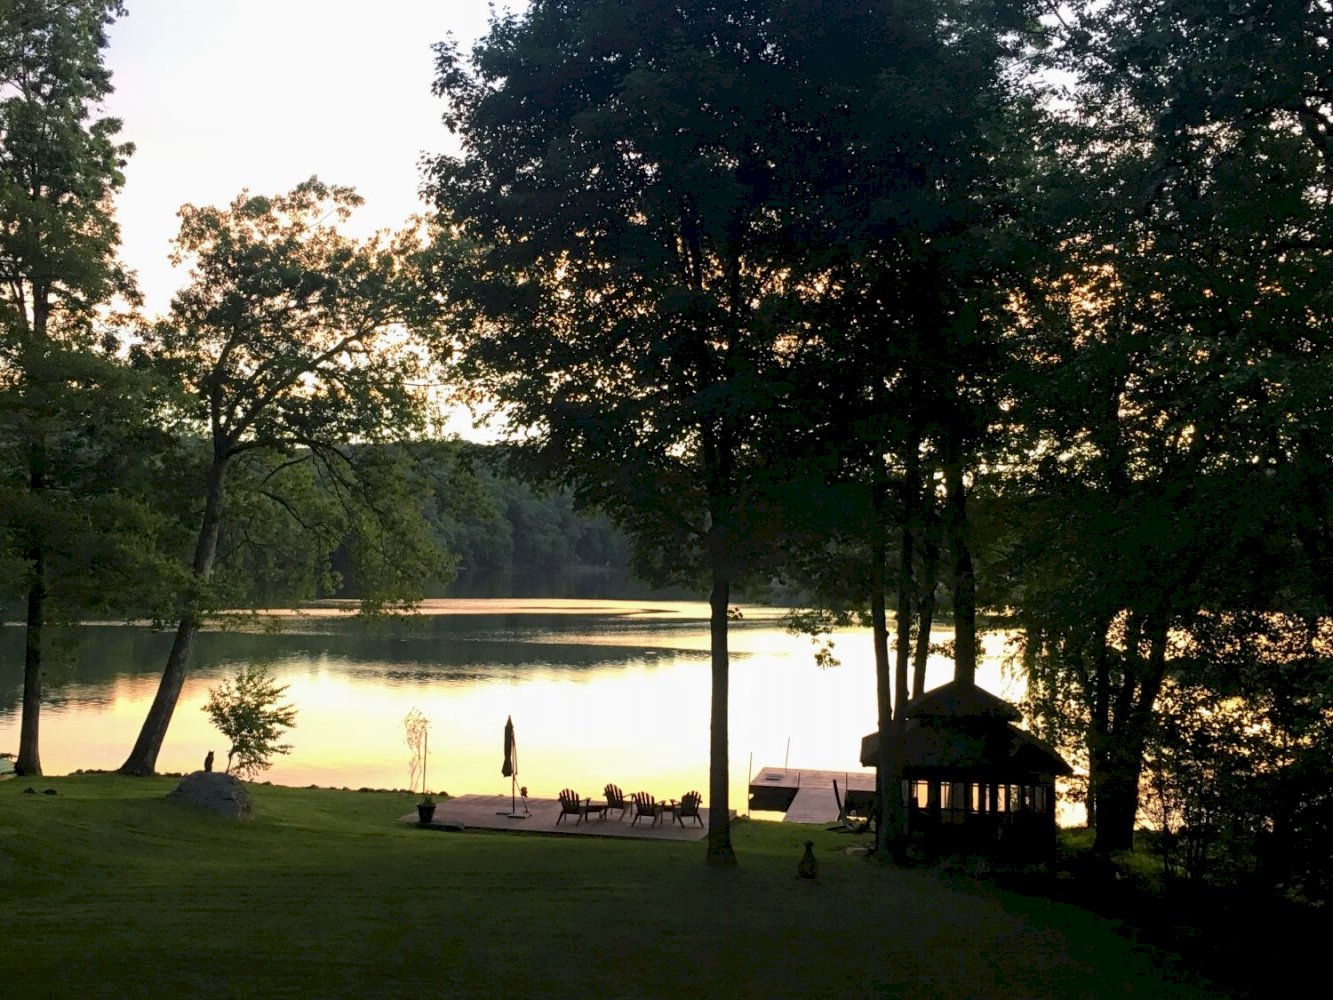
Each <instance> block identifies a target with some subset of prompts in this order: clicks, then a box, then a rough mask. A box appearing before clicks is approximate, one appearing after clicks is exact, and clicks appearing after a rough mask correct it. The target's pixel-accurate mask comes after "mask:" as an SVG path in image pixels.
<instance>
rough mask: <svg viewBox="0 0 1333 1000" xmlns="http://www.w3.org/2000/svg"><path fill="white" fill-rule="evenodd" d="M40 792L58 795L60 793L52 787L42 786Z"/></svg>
mask: <svg viewBox="0 0 1333 1000" xmlns="http://www.w3.org/2000/svg"><path fill="white" fill-rule="evenodd" d="M42 794H43V795H59V794H60V793H59V792H57V791H56V790H55V789H54V788H43V789H42Z"/></svg>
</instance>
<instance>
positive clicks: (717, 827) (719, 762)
mask: <svg viewBox="0 0 1333 1000" xmlns="http://www.w3.org/2000/svg"><path fill="white" fill-rule="evenodd" d="M730 601H731V581H730V580H728V579H727V575H726V572H725V571H724V570H722V569H721V568H720V567H718V566H716V565H715V566H714V568H713V587H712V591H711V593H710V594H709V597H708V607H709V616H708V631H709V637H710V639H711V646H712V660H713V708H712V728H711V733H710V738H709V746H708V754H709V761H708V860H709V861H710V862H712V863H714V864H724V865H732V864H735V863H736V852H735V851H734V850H733V849H732V846H731V803H730V796H729V791H728V788H727V784H728V780H729V777H730V771H731V768H730V763H729V757H728V754H729V753H730V747H729V741H728V738H727V710H728V697H729V691H728V681H729V675H730V667H731V660H730V655H729V651H728V648H727V627H728V622H727V610H728V607H729V602H730Z"/></svg>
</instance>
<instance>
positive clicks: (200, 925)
mask: <svg viewBox="0 0 1333 1000" xmlns="http://www.w3.org/2000/svg"><path fill="white" fill-rule="evenodd" d="M175 784H176V782H175V780H174V779H165V778H163V779H158V778H153V779H136V778H123V777H119V776H114V775H80V776H73V777H68V778H36V779H14V780H9V781H5V782H2V783H0V901H3V909H0V915H2V916H0V920H3V923H2V924H0V996H4V997H6V998H10V997H13V998H20V997H46V996H53V997H55V996H59V997H102V996H115V997H134V996H154V997H156V996H182V997H214V996H217V997H275V996H301V997H378V996H386V997H387V996H396V997H398V996H401V997H420V996H425V997H431V996H445V997H447V996H476V997H525V996H576V995H590V996H610V997H659V996H661V997H709V998H711V997H717V998H724V997H746V996H756V997H759V996H767V997H772V996H790V997H835V996H836V997H861V996H902V997H913V998H918V997H919V998H930V997H948V998H950V1000H957V998H960V997H1033V998H1037V997H1053V998H1054V997H1059V998H1067V997H1117V998H1119V997H1125V996H1139V997H1202V996H1209V995H1212V994H1209V993H1207V992H1206V991H1204V990H1203V989H1202V988H1200V987H1198V986H1191V985H1189V984H1187V983H1186V982H1184V981H1182V980H1181V979H1179V978H1177V976H1176V975H1174V974H1173V971H1172V970H1173V969H1174V968H1175V963H1173V962H1172V961H1171V960H1170V957H1169V956H1165V955H1163V954H1161V953H1158V952H1155V951H1153V950H1151V949H1148V948H1146V947H1140V946H1136V945H1135V944H1134V943H1133V942H1132V941H1130V940H1128V939H1127V938H1126V937H1123V936H1121V935H1119V934H1117V933H1116V930H1115V925H1114V924H1113V923H1112V922H1110V921H1106V920H1103V919H1100V918H1097V917H1095V916H1093V915H1091V914H1089V913H1087V912H1085V911H1083V910H1080V909H1077V908H1075V907H1072V906H1068V905H1065V904H1060V903H1054V902H1050V901H1046V900H1040V899H1033V898H1027V897H1023V896H1019V895H1013V894H1008V893H1004V892H1001V891H999V890H997V889H995V888H994V887H993V886H991V885H989V884H984V883H983V884H977V883H974V882H972V881H970V880H957V881H955V882H953V883H950V882H949V881H947V880H945V879H942V878H940V877H938V876H935V875H932V874H930V873H928V872H923V871H916V870H905V869H898V868H894V867H891V866H885V865H880V864H878V863H876V862H873V861H868V860H866V859H865V858H863V857H856V856H849V855H847V854H846V853H845V848H846V847H847V846H848V845H849V844H853V843H859V842H861V838H850V837H848V836H846V835H839V834H836V833H829V832H826V831H825V830H823V828H822V827H802V826H795V825H792V824H781V823H758V822H741V823H738V824H737V825H736V826H735V828H734V832H733V838H734V843H735V846H736V850H737V853H738V855H739V857H740V864H739V865H738V866H737V867H735V868H732V869H718V868H713V867H710V866H708V865H707V864H705V862H704V848H703V846H702V845H701V844H677V843H670V842H656V841H654V842H647V841H630V840H624V841H621V840H612V839H606V838H600V837H596V838H594V837H543V836H535V835H531V834H528V835H522V834H499V833H480V832H478V833H439V832H428V831H421V830H417V829H415V828H413V827H410V826H402V825H398V824H396V823H395V822H394V820H395V818H396V817H398V816H400V815H402V814H404V813H406V812H408V811H410V809H411V807H412V805H413V799H412V797H411V796H409V795H407V794H404V793H393V792H341V791H332V790H313V789H296V788H281V787H273V786H265V785H257V786H251V788H250V790H251V795H252V797H253V800H254V805H255V816H254V818H252V819H251V820H247V821H232V820H226V819H223V818H221V817H217V816H214V815H212V814H210V813H206V812H202V811H198V810H193V809H190V808H188V807H183V806H177V805H174V804H172V803H169V802H167V801H165V799H164V798H163V796H165V794H166V793H167V792H168V791H169V790H170V789H171V788H173V787H174V786H175ZM30 785H31V786H33V787H35V788H37V789H39V790H41V789H46V788H53V789H55V790H56V791H57V793H58V794H56V795H43V794H37V795H27V794H23V790H24V788H26V787H28V786H30ZM806 839H812V840H814V842H815V852H816V856H817V858H818V860H819V878H818V879H817V880H816V881H814V882H809V881H804V880H801V879H798V878H796V864H797V861H798V860H799V858H800V855H801V849H802V845H803V843H804V841H805V840H806Z"/></svg>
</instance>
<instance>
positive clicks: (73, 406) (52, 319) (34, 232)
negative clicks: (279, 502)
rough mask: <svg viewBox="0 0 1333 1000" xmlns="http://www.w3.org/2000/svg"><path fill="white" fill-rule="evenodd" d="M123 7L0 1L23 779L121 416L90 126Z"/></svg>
mask: <svg viewBox="0 0 1333 1000" xmlns="http://www.w3.org/2000/svg"><path fill="white" fill-rule="evenodd" d="M123 13H124V8H123V7H122V5H121V4H120V3H119V2H116V0H11V2H7V3H4V4H3V5H0V453H2V454H3V459H2V460H3V463H4V469H3V474H4V479H3V483H0V490H3V492H4V494H5V498H4V501H5V502H4V517H5V519H6V520H7V521H9V522H10V524H9V525H7V527H8V528H9V531H8V532H7V535H8V538H9V539H10V541H11V544H12V545H13V546H14V548H15V549H16V552H15V555H16V556H17V557H18V558H19V559H20V560H21V561H22V563H23V578H24V584H23V589H24V591H25V603H26V615H25V618H26V625H27V631H26V640H25V652H24V668H23V720H22V725H21V730H20V736H19V754H18V761H17V769H18V771H19V772H20V773H23V774H40V773H41V758H40V754H39V747H38V734H39V720H40V710H41V698H42V650H43V635H44V629H45V627H46V625H47V624H48V622H49V621H50V620H51V618H52V615H53V613H55V612H54V609H53V606H52V587H53V584H54V582H55V581H54V576H55V575H57V574H59V573H60V569H59V567H60V565H61V564H62V563H63V564H64V565H66V566H68V565H69V557H70V555H71V554H72V552H73V550H76V549H80V548H81V549H82V550H83V554H84V556H86V555H87V554H88V552H89V551H90V546H91V545H92V544H93V543H94V540H95V538H96V536H97V534H98V532H99V531H100V532H101V533H102V536H103V538H105V537H107V536H109V535H110V534H112V533H114V531H115V530H117V527H116V526H113V524H112V523H111V522H109V521H107V520H106V518H107V517H108V516H110V515H111V513H112V507H113V506H114V504H115V500H116V492H117V491H116V490H113V489H109V488H108V486H109V483H110V482H114V480H102V481H101V482H100V483H99V484H97V485H94V484H93V483H92V482H91V481H90V480H89V478H88V477H89V476H90V475H93V474H94V473H95V470H93V469H92V468H90V466H89V464H88V461H87V460H88V458H89V456H90V455H91V453H92V452H91V451H90V449H89V438H90V436H91V435H93V434H95V433H96V432H97V429H98V427H99V426H101V427H106V426H107V425H108V424H109V423H110V422H112V421H123V420H124V418H125V413H124V412H123V411H121V412H120V413H119V414H116V413H115V406H114V405H113V404H114V401H116V400H118V399H123V398H125V397H126V388H127V387H126V382H125V374H124V372H123V371H121V370H119V369H118V367H117V365H116V364H115V363H114V361H113V359H112V358H110V357H109V356H108V355H107V353H106V352H105V351H104V350H103V349H102V348H103V346H104V345H103V344H102V343H101V342H100V341H99V338H98V336H97V335H96V332H95V329H94V327H95V318H96V314H97V310H98V309H99V308H100V307H102V306H104V305H105V304H106V303H107V302H108V301H109V300H110V299H111V298H112V297H113V296H115V295H116V294H117V293H127V294H128V293H130V292H131V285H130V280H129V278H128V276H127V275H126V273H125V272H124V271H123V270H122V268H121V267H120V265H119V264H118V262H117V259H116V249H117V244H118V242H119V230H118V228H117V226H116V223H115V218H114V214H113V206H112V197H113V196H114V194H115V192H116V191H117V190H118V189H119V188H120V186H121V184H122V183H123V181H124V178H123V175H122V173H121V170H122V168H123V166H124V163H125V158H126V157H127V156H128V155H129V154H130V152H131V147H130V146H129V145H128V144H123V143H119V142H117V141H116V136H117V133H118V132H119V130H120V122H119V121H117V120H116V119H114V118H107V117H98V113H99V108H100V106H101V103H102V101H103V100H104V99H105V98H106V96H107V95H108V94H109V93H110V92H111V77H110V74H109V73H108V72H107V70H106V68H105V66H104V65H103V63H102V50H103V48H105V46H106V42H107V36H106V29H107V27H108V25H109V24H111V22H112V21H113V20H114V19H115V18H116V17H118V16H120V15H121V14H123ZM93 450H95V448H94V449H93ZM98 494H101V496H100V498H99V496H98ZM95 505H100V507H101V510H100V513H97V512H94V511H93V506H95ZM121 513H127V512H126V511H125V510H122V511H121ZM127 525H128V522H127V521H123V522H122V523H121V524H120V525H119V526H118V527H119V529H124V528H125V527H126V526H127ZM85 563H86V559H85Z"/></svg>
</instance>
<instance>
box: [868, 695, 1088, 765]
mask: <svg viewBox="0 0 1333 1000" xmlns="http://www.w3.org/2000/svg"><path fill="white" fill-rule="evenodd" d="M907 717H908V720H909V721H908V723H907V731H906V746H905V747H904V749H905V751H906V755H907V763H908V766H909V767H913V768H948V769H968V770H978V771H1003V772H1005V773H1006V774H1014V775H1020V774H1022V775H1069V774H1072V773H1073V769H1072V768H1071V767H1070V766H1069V765H1068V764H1067V763H1065V760H1064V758H1062V757H1061V756H1060V755H1059V754H1058V753H1056V752H1055V750H1054V749H1053V748H1051V747H1050V746H1048V745H1047V744H1046V743H1044V742H1042V741H1041V740H1039V739H1038V738H1037V737H1035V736H1033V735H1032V734H1031V733H1029V732H1025V731H1024V730H1022V729H1019V728H1018V727H1017V726H1015V725H1014V724H1013V722H1014V721H1016V720H1019V719H1021V718H1022V715H1021V714H1020V713H1019V711H1018V709H1016V708H1015V707H1014V706H1013V705H1011V704H1009V702H1007V701H1005V700H1004V699H1003V698H997V697H996V696H995V695H993V694H991V693H990V692H989V691H984V690H982V689H981V688H978V687H976V686H975V685H973V684H967V683H965V682H959V681H951V682H949V683H948V684H944V685H942V686H940V687H937V688H935V689H934V690H932V691H928V692H926V694H924V695H922V696H921V697H920V698H918V699H917V700H916V701H914V702H912V703H911V704H909V705H908V706H907ZM965 720H982V721H981V722H980V724H978V723H976V722H968V721H965ZM878 763H879V733H869V734H868V735H866V736H864V737H862V739H861V764H862V765H863V766H865V767H874V766H876V765H877V764H878ZM1010 780H1012V779H1010Z"/></svg>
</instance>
